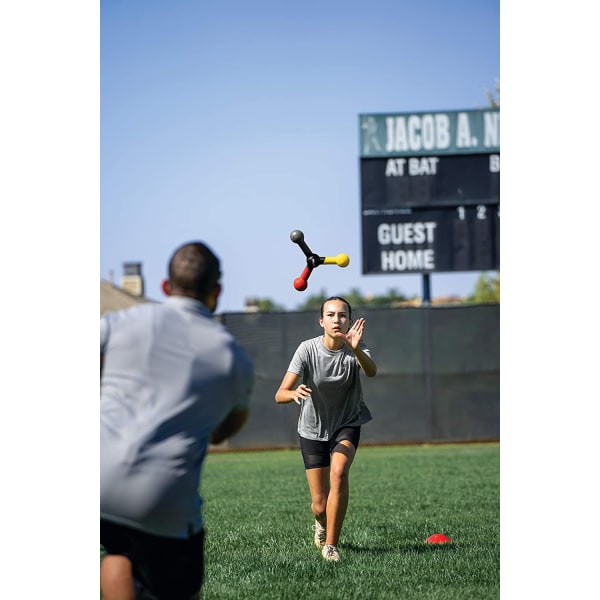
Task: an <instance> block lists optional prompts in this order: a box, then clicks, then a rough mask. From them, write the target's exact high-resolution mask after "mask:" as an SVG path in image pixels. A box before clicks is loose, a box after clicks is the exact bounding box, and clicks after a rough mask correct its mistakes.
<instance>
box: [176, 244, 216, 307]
mask: <svg viewBox="0 0 600 600" xmlns="http://www.w3.org/2000/svg"><path fill="white" fill-rule="evenodd" d="M220 278H221V269H220V264H219V259H218V258H217V257H216V255H215V254H214V253H213V251H212V250H211V249H210V248H209V247H208V246H207V245H206V244H204V243H202V242H189V243H187V244H183V246H180V247H179V248H177V250H175V252H174V253H173V256H172V257H171V260H170V261H169V283H170V284H171V290H172V292H174V293H178V294H181V295H184V296H191V297H193V298H197V299H199V300H202V299H204V298H205V297H206V296H207V294H208V293H209V292H211V291H212V290H213V289H214V288H215V286H216V285H217V284H218V283H219V279H220Z"/></svg>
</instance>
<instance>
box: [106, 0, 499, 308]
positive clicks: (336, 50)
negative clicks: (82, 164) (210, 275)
mask: <svg viewBox="0 0 600 600" xmlns="http://www.w3.org/2000/svg"><path fill="white" fill-rule="evenodd" d="M100 8H101V10H100V26H101V27H100V41H101V49H100V59H101V60H100V74H101V82H100V83H101V88H100V89H101V105H100V108H101V121H100V133H101V145H100V153H101V163H100V176H101V204H100V275H101V278H103V279H108V278H109V276H110V273H111V271H112V276H113V279H114V280H115V282H116V283H118V282H119V281H120V278H121V276H122V265H123V263H124V262H141V263H142V273H143V276H144V280H145V285H146V295H147V296H149V297H150V298H153V299H156V300H162V299H163V298H164V297H163V296H162V292H161V291H160V281H161V279H162V278H163V277H164V276H165V271H166V263H167V260H168V257H169V255H170V253H171V251H172V250H173V249H174V248H175V247H176V246H177V245H179V244H180V243H182V242H185V241H189V240H193V239H201V240H203V241H205V242H206V243H208V244H209V245H210V246H211V247H213V249H214V250H215V252H216V253H217V254H218V255H219V256H220V258H221V260H222V266H223V271H224V278H223V284H224V285H223V295H222V297H221V301H220V304H219V308H218V311H219V312H226V311H241V310H243V309H244V305H245V300H246V298H248V297H260V298H270V299H272V300H273V301H275V302H276V303H277V304H280V305H282V306H283V307H284V308H286V309H290V310H291V309H294V308H296V307H297V306H298V305H299V304H301V303H302V302H304V301H305V300H306V297H307V295H310V294H311V293H315V294H317V293H320V292H321V291H323V290H324V291H325V292H326V293H328V294H333V293H336V294H341V293H344V292H347V291H349V290H350V289H354V288H358V289H359V290H360V291H361V292H362V293H363V294H370V293H373V294H385V293H387V292H388V291H389V290H390V289H394V290H396V291H398V292H399V293H403V294H405V295H407V296H414V295H417V296H421V295H422V291H423V288H422V286H423V280H422V276H421V275H420V274H411V275H404V274H385V275H362V266H361V251H362V245H361V244H362V242H361V223H360V187H359V186H360V179H359V143H358V134H359V127H358V115H359V114H361V113H376V112H391V113H393V112H410V111H415V112H418V111H436V110H457V109H474V108H483V107H486V106H487V99H486V90H493V89H494V86H495V84H496V82H497V81H498V80H499V78H500V4H499V1H498V0H462V1H458V2H447V1H443V0H424V1H420V2H399V1H391V0H374V1H373V2H369V3H364V2H355V1H344V2H342V1H339V0H333V1H330V2H322V1H321V2H315V1H313V0H308V1H304V2H297V3H291V2H290V3H285V2H275V1H265V0H259V1H257V2H251V3H250V2H242V1H241V0H237V1H225V2H222V1H219V2H218V1H207V2H191V1H181V0H172V1H170V2H158V1H155V0H144V1H139V0H133V1H128V2H121V1H114V0H110V1H103V2H102V3H101V7H100ZM294 229H300V230H302V231H303V232H304V234H305V239H306V242H307V243H308V245H309V246H310V248H311V250H312V251H313V252H315V253H316V254H319V255H320V256H331V255H336V254H338V253H341V252H343V253H346V254H348V256H349V257H350V265H349V266H348V267H346V268H344V269H342V268H339V267H337V266H329V265H327V266H325V265H323V266H321V267H319V268H318V269H315V270H314V272H313V273H312V274H311V276H310V279H309V282H308V284H309V285H308V289H307V290H306V291H305V292H298V291H296V290H295V289H294V288H293V280H294V278H296V277H297V276H299V275H300V273H301V272H302V270H303V268H304V266H305V265H306V259H305V256H304V254H303V253H302V252H301V250H300V248H299V247H298V246H296V245H295V244H293V243H292V242H291V241H290V237H289V235H290V232H291V231H292V230H294ZM478 275H479V273H477V272H462V273H433V274H432V275H431V279H430V281H431V293H432V296H434V297H435V296H440V295H446V294H459V295H467V294H469V293H470V292H472V291H473V288H474V285H475V281H476V279H477V277H478Z"/></svg>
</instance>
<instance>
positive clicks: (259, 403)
mask: <svg viewBox="0 0 600 600" xmlns="http://www.w3.org/2000/svg"><path fill="white" fill-rule="evenodd" d="M359 316H362V317H364V318H365V319H366V330H365V337H364V342H365V343H366V344H367V346H368V347H369V348H370V350H371V352H372V355H373V358H374V360H375V362H376V363H377V367H378V372H377V375H376V377H374V378H367V377H364V376H363V377H362V384H363V392H364V398H365V402H366V404H367V405H368V407H369V408H370V410H371V412H372V414H373V420H372V421H371V422H370V423H368V424H366V425H365V426H364V427H363V428H362V434H361V443H362V444H402V443H437V442H459V441H498V440H499V439H500V306H499V305H497V304H489V305H487V304H486V305H460V306H448V307H439V306H437V307H419V308H395V309H354V310H353V317H355V318H356V317H359ZM220 319H221V321H222V322H223V323H224V324H225V325H226V326H227V327H228V328H229V329H230V330H231V331H232V333H233V334H234V335H235V336H236V338H237V339H238V340H239V341H240V342H241V343H242V344H243V345H244V347H245V348H246V349H247V351H248V353H249V354H250V356H251V357H252V359H253V360H254V364H255V368H256V386H255V390H254V394H253V397H252V409H251V415H250V418H249V420H248V423H247V424H246V426H245V428H244V429H243V430H242V431H241V432H240V433H239V434H237V435H236V436H235V437H234V438H232V439H231V440H229V441H228V442H227V443H226V444H227V446H228V447H230V448H236V449H242V448H248V449H254V448H292V447H293V448H295V447H298V436H297V433H296V424H297V418H298V406H297V405H296V404H294V403H292V404H285V405H278V404H276V403H275V391H276V390H277V388H278V387H279V384H280V382H281V379H282V377H283V375H284V373H285V371H286V369H287V367H288V365H289V362H290V360H291V358H292V355H293V353H294V351H295V350H296V347H297V346H298V344H299V343H300V342H301V341H302V340H305V339H308V338H310V337H315V336H317V335H320V333H321V332H322V329H321V327H320V326H319V323H318V315H317V314H316V312H315V311H311V312H284V313H225V314H222V315H220Z"/></svg>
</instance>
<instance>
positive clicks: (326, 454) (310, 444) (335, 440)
mask: <svg viewBox="0 0 600 600" xmlns="http://www.w3.org/2000/svg"><path fill="white" fill-rule="evenodd" d="M299 437H300V450H302V459H303V460H304V468H305V469H320V468H322V467H328V466H329V465H330V464H331V453H332V452H333V449H334V448H335V447H336V446H337V445H338V444H339V443H340V442H341V441H342V440H348V441H350V442H351V443H352V445H353V446H354V448H355V449H356V448H358V442H359V441H360V427H342V428H341V429H338V430H337V431H336V432H335V434H334V435H333V436H332V437H331V438H330V439H329V440H328V441H326V442H322V441H321V440H308V439H306V438H303V437H302V436H299Z"/></svg>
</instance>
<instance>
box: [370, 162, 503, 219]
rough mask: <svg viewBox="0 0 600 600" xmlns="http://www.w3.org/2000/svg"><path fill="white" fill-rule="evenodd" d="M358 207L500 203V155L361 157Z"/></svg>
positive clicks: (416, 206)
mask: <svg viewBox="0 0 600 600" xmlns="http://www.w3.org/2000/svg"><path fill="white" fill-rule="evenodd" d="M360 183H361V205H362V208H363V209H365V208H419V207H421V208H425V207H432V206H452V207H455V206H462V205H472V204H499V203H500V154H464V155H456V154H453V155H441V156H406V157H387V158H362V159H361V160H360Z"/></svg>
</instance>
